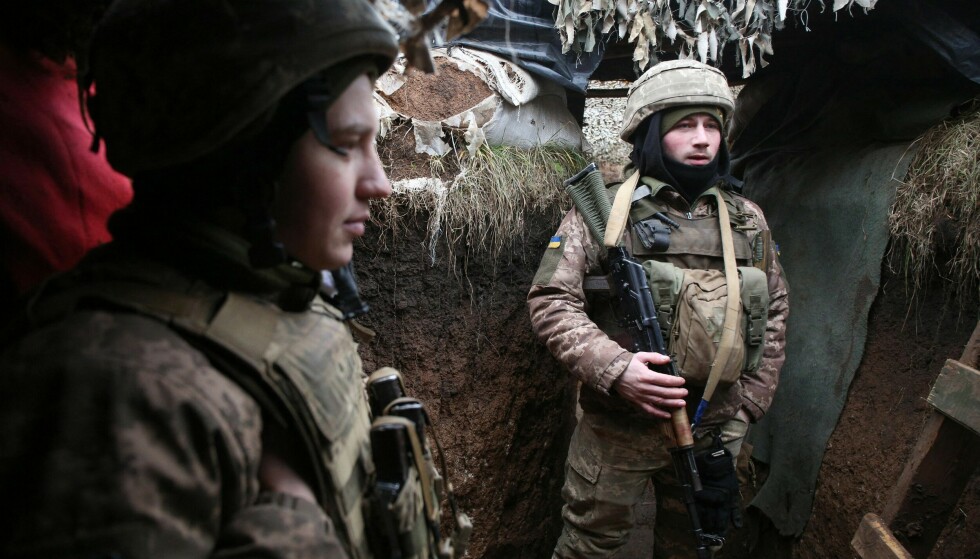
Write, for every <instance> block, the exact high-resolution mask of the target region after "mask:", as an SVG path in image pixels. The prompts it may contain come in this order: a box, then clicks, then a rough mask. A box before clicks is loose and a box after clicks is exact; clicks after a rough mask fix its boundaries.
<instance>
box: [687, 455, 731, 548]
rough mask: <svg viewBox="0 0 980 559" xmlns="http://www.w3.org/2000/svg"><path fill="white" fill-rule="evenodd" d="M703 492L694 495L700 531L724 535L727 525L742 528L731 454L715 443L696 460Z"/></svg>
mask: <svg viewBox="0 0 980 559" xmlns="http://www.w3.org/2000/svg"><path fill="white" fill-rule="evenodd" d="M695 462H696V463H697V467H698V474H699V476H700V477H701V486H702V488H703V489H702V490H701V491H698V492H697V493H695V494H694V501H695V504H696V505H697V509H698V517H699V518H700V520H701V529H703V530H704V531H705V532H707V533H709V534H714V535H717V536H723V537H724V536H725V534H726V533H727V532H728V526H729V524H730V523H733V524H735V526H736V527H741V525H742V514H741V510H740V505H741V498H740V496H739V489H738V478H737V477H736V475H735V462H734V460H732V453H731V452H729V451H728V449H726V448H725V447H724V446H722V445H721V441H720V440H716V444H715V445H712V447H711V448H710V449H709V450H707V451H705V452H703V453H701V454H699V455H698V456H696V457H695Z"/></svg>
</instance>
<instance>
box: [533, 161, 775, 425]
mask: <svg viewBox="0 0 980 559" xmlns="http://www.w3.org/2000/svg"><path fill="white" fill-rule="evenodd" d="M642 182H643V183H644V184H649V185H654V184H656V181H649V180H648V179H646V178H644V179H643V181H642ZM650 196H653V197H654V198H655V202H656V203H657V204H658V205H659V206H660V207H662V208H664V209H665V210H666V212H667V213H668V214H669V215H671V216H673V217H675V218H679V219H680V218H683V217H686V216H690V217H693V218H695V219H697V218H704V217H714V219H717V212H718V210H717V207H716V202H715V201H714V199H713V198H712V197H710V196H702V197H700V198H699V199H698V200H695V202H694V204H693V205H692V206H690V207H689V206H688V204H687V202H686V201H685V200H684V199H683V197H681V196H680V195H679V194H678V193H677V192H676V191H674V190H672V189H669V188H662V189H659V190H656V191H655V193H654V194H651V195H650ZM732 198H733V200H734V201H735V204H736V207H737V212H738V213H739V214H741V215H740V216H738V217H739V219H743V220H747V222H748V223H750V224H754V227H755V230H749V231H748V233H747V234H746V238H745V239H743V242H747V243H749V244H751V243H753V242H754V241H755V238H756V237H757V236H758V235H759V234H760V232H761V231H763V230H765V231H768V225H767V224H766V221H765V217H764V216H763V213H762V210H761V209H760V208H759V207H758V206H757V205H756V204H754V203H753V202H751V201H749V200H748V199H746V198H744V197H742V196H738V195H735V194H732ZM636 208H637V204H634V206H633V210H631V220H632V219H633V218H634V217H635V212H636ZM627 231H629V228H627ZM739 234H741V233H739ZM627 246H630V247H631V248H632V252H633V254H634V256H637V257H638V258H639V259H640V260H644V259H647V258H644V257H643V256H642V252H643V249H642V247H641V246H640V244H639V243H638V242H635V240H634V239H632V238H631V235H629V234H627ZM771 246H772V248H771V249H770V251H769V254H768V255H766V256H765V258H766V259H767V260H768V262H767V263H766V264H767V265H766V269H767V272H766V276H767V279H768V289H769V310H768V320H767V323H766V332H765V337H764V344H765V346H764V349H763V354H762V360H761V362H760V364H759V366H758V368H757V369H756V370H755V371H754V372H752V373H749V374H743V375H742V376H741V378H739V380H738V381H737V382H736V383H735V384H733V385H730V386H727V387H726V386H719V388H718V389H717V390H716V392H715V394H714V396H713V397H712V399H711V405H710V407H709V408H708V412H707V414H706V415H705V416H704V420H703V424H704V425H715V424H719V423H722V422H724V421H726V420H728V419H730V418H732V417H734V415H735V414H736V413H737V412H738V410H739V409H740V408H741V409H744V410H745V412H746V413H747V414H748V415H749V417H750V418H751V420H752V421H753V422H754V421H758V420H759V419H760V418H762V416H763V415H764V414H765V413H766V411H767V410H768V409H769V405H770V404H771V402H772V398H773V394H774V393H775V391H776V385H777V384H778V381H779V371H780V369H781V368H782V365H783V361H784V359H785V354H784V347H785V340H786V336H785V330H786V319H787V317H788V315H789V299H788V287H787V284H786V282H785V280H784V277H783V273H782V269H781V267H780V266H779V263H778V259H777V253H776V249H775V244H774V243H773V244H772V245H771ZM604 256H605V250H604V249H603V247H602V246H601V240H599V241H597V240H595V239H594V238H593V236H592V234H591V232H590V230H589V228H588V227H587V226H586V224H585V221H584V220H583V218H582V216H581V215H580V214H579V212H578V211H577V210H576V209H575V208H572V210H571V211H569V212H568V214H566V215H565V218H564V219H563V220H562V222H561V224H560V225H559V227H558V231H557V232H556V233H555V235H554V237H552V242H551V244H550V245H549V248H548V249H547V250H546V252H545V255H544V257H543V258H542V262H541V266H540V268H539V270H538V273H537V275H536V276H535V278H534V282H533V283H534V285H533V286H532V287H531V290H530V292H529V293H528V296H527V302H528V308H529V310H530V314H531V325H532V328H533V329H534V332H535V335H536V336H537V337H538V339H539V340H540V341H541V342H542V343H544V344H545V345H546V346H547V347H548V349H549V350H550V351H551V353H552V354H553V355H554V356H555V357H556V358H557V359H558V360H559V361H560V362H561V363H562V364H563V365H564V366H565V367H566V368H567V369H568V370H569V371H570V372H571V373H572V375H573V376H574V377H575V378H577V379H578V380H580V381H581V383H582V391H581V395H580V402H581V405H582V407H583V409H585V410H587V411H598V412H609V413H613V414H615V415H617V416H622V414H624V413H625V414H630V416H631V417H633V418H634V420H644V419H645V416H644V415H641V412H639V411H638V410H634V409H632V407H631V406H630V405H629V404H628V403H627V402H626V401H625V400H623V399H622V398H621V397H619V395H618V394H617V393H616V392H615V390H614V384H615V382H616V380H617V379H618V378H619V376H620V375H622V373H623V372H624V371H625V370H626V366H627V365H628V364H629V362H630V359H631V358H632V353H630V352H629V351H627V350H626V349H624V345H621V344H620V343H618V342H617V341H616V339H622V338H619V337H618V336H619V335H620V334H621V333H622V332H617V331H614V330H615V329H614V328H610V327H609V326H608V324H609V322H610V321H603V320H600V319H598V318H597V315H609V314H610V312H611V310H610V308H608V303H609V301H608V298H606V299H603V298H602V297H599V298H595V297H589V296H587V293H586V288H585V285H584V283H585V278H586V276H596V275H603V274H604V273H605V272H604V271H603V264H604V262H603V260H604ZM650 258H653V256H651V257H650ZM657 258H658V259H661V260H664V261H667V262H669V263H671V264H674V265H675V266H679V267H681V268H688V269H693V268H701V269H716V270H722V269H723V266H724V264H723V259H722V258H721V257H720V256H718V257H709V256H705V255H700V254H667V255H664V256H658V257H657ZM743 264H750V263H749V262H740V265H743ZM596 322H600V323H602V324H603V325H604V327H605V331H604V330H603V329H602V328H600V326H599V325H597V324H596ZM688 388H689V395H688V398H687V400H688V412H689V415H690V416H691V417H693V413H694V409H695V407H696V404H697V402H698V400H700V397H701V391H700V390H698V389H697V388H695V387H688Z"/></svg>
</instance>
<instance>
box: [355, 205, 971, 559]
mask: <svg viewBox="0 0 980 559" xmlns="http://www.w3.org/2000/svg"><path fill="white" fill-rule="evenodd" d="M425 218H426V216H424V215H422V216H416V217H415V218H414V220H415V221H414V222H411V223H410V224H409V226H408V227H404V228H399V230H398V234H397V235H398V236H396V237H395V238H391V237H390V236H386V237H385V238H384V239H381V238H379V236H378V231H377V229H374V230H372V232H371V234H370V235H369V236H368V237H367V238H366V240H365V242H363V243H361V244H360V246H359V247H358V249H357V255H356V262H357V266H358V275H359V280H360V284H361V287H362V292H363V295H364V296H365V298H366V299H367V300H368V301H369V302H370V304H371V306H372V311H371V313H370V314H369V315H368V316H367V317H365V319H364V321H363V322H364V323H365V324H366V325H368V326H369V327H371V328H373V329H374V330H375V331H376V332H377V336H376V338H375V339H374V340H373V341H372V342H370V343H365V344H363V345H362V348H361V349H362V356H363V359H364V362H365V367H366V369H367V370H369V371H370V370H373V369H375V368H377V367H381V366H384V365H392V366H395V367H398V368H399V369H401V370H402V372H403V374H404V375H405V378H406V381H407V384H408V387H409V389H410V391H411V392H412V393H413V394H415V395H416V396H418V397H420V398H421V399H423V400H424V401H425V402H426V404H427V406H428V407H429V411H430V413H431V414H432V417H433V419H434V420H435V423H436V425H437V428H436V431H437V433H438V436H439V439H440V440H441V442H442V444H443V446H444V447H445V450H446V455H447V457H448V459H449V463H450V468H451V470H452V481H453V482H454V484H455V486H456V493H457V495H458V498H459V502H460V504H461V506H462V507H463V508H464V509H465V510H467V511H469V512H470V514H471V515H472V516H473V518H474V523H475V531H474V535H473V541H472V546H471V551H470V556H471V557H477V558H483V559H505V558H507V559H510V558H536V559H537V558H540V559H545V558H547V557H549V556H550V552H551V549H552V546H553V545H554V541H555V539H556V537H557V534H558V532H559V530H560V518H559V510H560V506H561V501H560V494H559V492H560V489H561V484H562V479H563V462H564V456H565V453H566V450H567V441H568V437H569V436H570V434H571V427H572V423H573V421H574V394H573V386H572V383H571V382H570V381H569V380H568V378H567V376H566V374H565V373H564V372H563V371H562V370H561V369H560V368H559V367H558V366H557V365H556V364H555V362H554V361H553V360H552V359H551V357H550V355H549V354H548V353H547V351H546V350H545V349H544V348H543V347H542V346H540V345H538V344H537V343H536V342H535V341H534V340H533V338H532V336H531V333H530V325H529V322H528V317H527V311H526V308H525V305H524V297H525V294H526V292H527V288H528V286H529V284H530V281H531V278H532V276H533V274H534V271H535V269H536V267H537V261H538V258H539V256H540V254H541V253H542V252H543V250H544V247H545V244H546V242H547V239H548V237H549V236H550V234H551V233H552V229H553V228H554V226H555V224H556V220H555V218H553V217H551V216H542V217H541V218H540V219H534V220H529V221H530V222H531V223H534V224H535V225H534V228H533V230H531V231H528V232H527V235H526V237H525V238H524V240H523V241H522V242H521V243H520V244H519V245H518V246H515V247H513V250H512V251H511V252H510V254H509V255H507V256H505V257H502V258H500V259H498V260H497V261H494V262H489V261H483V260H481V259H479V258H470V259H466V258H460V259H458V260H457V262H456V265H455V266H453V267H450V265H449V264H448V259H447V258H446V254H445V251H444V250H441V251H439V252H438V253H437V256H436V262H435V264H434V265H433V264H432V263H431V261H430V256H429V251H428V247H427V243H426V242H425V238H424V235H423V231H424V230H425V227H424V223H425V221H424V220H425ZM444 248H445V247H442V249H444ZM910 305H913V303H911V302H910V298H909V295H908V293H907V292H906V290H905V289H904V286H903V285H902V282H901V281H899V280H896V279H887V280H886V282H885V284H884V287H883V289H882V292H881V294H880V295H879V297H878V300H877V301H876V302H875V304H874V306H873V308H872V311H871V316H870V324H869V335H868V345H867V349H866V354H865V357H864V359H863V362H862V364H861V366H860V368H859V370H858V371H857V374H856V377H855V380H854V383H853V384H852V387H851V391H850V396H849V397H848V400H847V403H846V405H845V408H844V410H843V414H842V416H841V422H840V424H839V425H838V427H837V429H836V431H835V432H834V434H833V436H832V437H831V439H830V442H829V445H828V449H827V453H826V456H825V459H824V464H823V466H822V468H821V470H820V474H819V480H818V485H817V491H816V499H815V506H814V512H813V516H812V518H811V520H810V522H809V524H808V526H807V528H806V531H805V533H804V534H803V536H802V538H801V539H800V540H790V539H786V538H779V537H777V536H775V532H774V530H772V528H771V526H767V525H766V524H765V522H761V523H760V522H758V519H756V521H754V522H750V525H749V528H747V529H746V530H745V531H744V533H742V534H739V535H738V536H737V537H736V538H735V539H733V541H731V542H730V545H729V546H726V549H725V553H724V556H725V557H727V558H730V559H732V558H750V557H751V558H763V559H765V558H772V559H818V558H819V559H823V558H848V557H856V555H854V554H853V552H852V551H851V549H850V540H851V538H852V537H853V535H854V532H855V530H856V529H857V526H858V523H859V521H860V519H861V517H862V516H863V515H864V514H865V513H867V512H881V510H882V509H883V507H884V502H885V500H886V499H887V495H888V491H889V489H890V488H891V486H892V485H893V484H894V482H895V481H896V480H897V478H898V476H899V474H900V473H901V470H902V467H903V466H904V463H905V461H906V459H907V457H908V454H909V451H910V448H911V446H912V444H913V443H914V441H915V439H916V437H917V436H918V433H919V430H920V428H921V425H922V422H923V421H924V419H925V417H926V416H927V413H928V412H929V411H930V410H929V406H928V404H927V403H926V402H925V397H926V395H927V394H928V392H929V389H930V386H931V383H932V381H933V380H934V379H935V377H936V375H937V374H938V373H939V371H940V369H941V367H942V364H943V362H944V361H945V359H947V358H959V357H960V355H961V353H962V351H963V348H964V345H965V343H966V341H967V339H968V338H969V336H970V334H971V332H972V330H973V327H974V326H975V325H976V323H977V313H976V308H977V305H976V304H970V305H967V306H965V307H963V308H962V309H961V308H959V307H958V306H957V305H956V304H955V303H953V304H949V303H944V301H943V298H942V296H941V295H939V294H938V290H932V291H930V292H929V293H927V294H925V295H922V296H920V297H919V298H918V299H917V300H916V301H915V302H914V306H912V307H910ZM960 311H962V312H960ZM758 475H759V477H760V479H761V478H764V475H765V468H764V467H763V466H762V465H760V467H759V470H758ZM745 490H746V492H747V493H748V494H747V495H746V496H747V497H750V496H751V491H752V489H751V487H748V486H747V487H746V488H745ZM978 501H980V483H978V482H977V479H976V478H975V479H974V481H973V483H972V484H971V486H970V488H969V489H968V491H967V492H966V493H965V494H964V498H963V501H962V502H961V503H960V506H959V507H958V511H957V512H956V513H955V514H954V518H953V520H952V522H951V523H950V525H949V527H948V529H947V533H946V535H945V537H944V540H943V541H942V542H941V544H940V545H939V546H938V547H937V549H936V550H935V552H934V553H933V555H932V556H931V557H932V558H933V559H940V558H941V559H953V558H956V559H968V558H980V543H978V542H980V538H977V534H978V533H980V507H978ZM750 518H754V517H750ZM630 555H631V556H630V557H625V556H624V557H621V558H620V559H633V555H635V557H636V558H637V559H639V558H644V559H645V558H646V557H649V553H648V552H631V553H630Z"/></svg>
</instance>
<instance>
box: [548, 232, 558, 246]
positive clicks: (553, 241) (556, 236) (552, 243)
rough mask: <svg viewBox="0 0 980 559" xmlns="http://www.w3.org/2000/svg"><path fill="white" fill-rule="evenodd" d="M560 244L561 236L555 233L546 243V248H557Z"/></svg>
mask: <svg viewBox="0 0 980 559" xmlns="http://www.w3.org/2000/svg"><path fill="white" fill-rule="evenodd" d="M560 246H561V236H560V235H555V236H554V237H552V238H551V242H549V243H548V248H559V247H560Z"/></svg>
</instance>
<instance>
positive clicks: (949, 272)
mask: <svg viewBox="0 0 980 559" xmlns="http://www.w3.org/2000/svg"><path fill="white" fill-rule="evenodd" d="M918 143H919V146H918V152H917V153H916V155H915V157H914V159H913V160H912V163H911V165H910V167H909V171H908V174H907V176H906V179H905V180H904V181H902V182H901V183H900V185H899V187H898V191H897V195H896V200H895V204H894V205H893V207H892V210H891V214H890V215H889V224H890V227H891V236H892V241H893V243H892V255H891V256H892V258H891V259H890V260H891V261H892V262H894V263H896V264H895V265H897V266H898V267H900V268H901V269H900V270H897V272H898V273H900V274H901V275H903V276H904V277H905V279H906V280H907V282H908V283H909V284H910V285H911V287H912V291H913V293H914V292H917V291H918V290H919V289H921V288H923V287H924V286H925V284H926V283H927V281H928V280H930V279H932V278H936V277H938V278H941V279H942V281H943V284H944V287H945V288H946V289H948V290H949V294H950V295H951V296H952V297H954V298H961V297H965V298H967V299H968V300H970V301H976V300H978V299H980V98H977V99H974V100H973V102H972V103H971V104H970V105H968V106H967V107H966V110H965V111H963V112H961V116H960V117H958V118H955V119H952V120H948V121H945V122H943V123H941V124H939V125H937V126H935V127H933V128H932V129H930V130H929V131H928V132H927V133H926V134H925V135H923V136H922V137H921V138H920V139H919V140H918Z"/></svg>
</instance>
